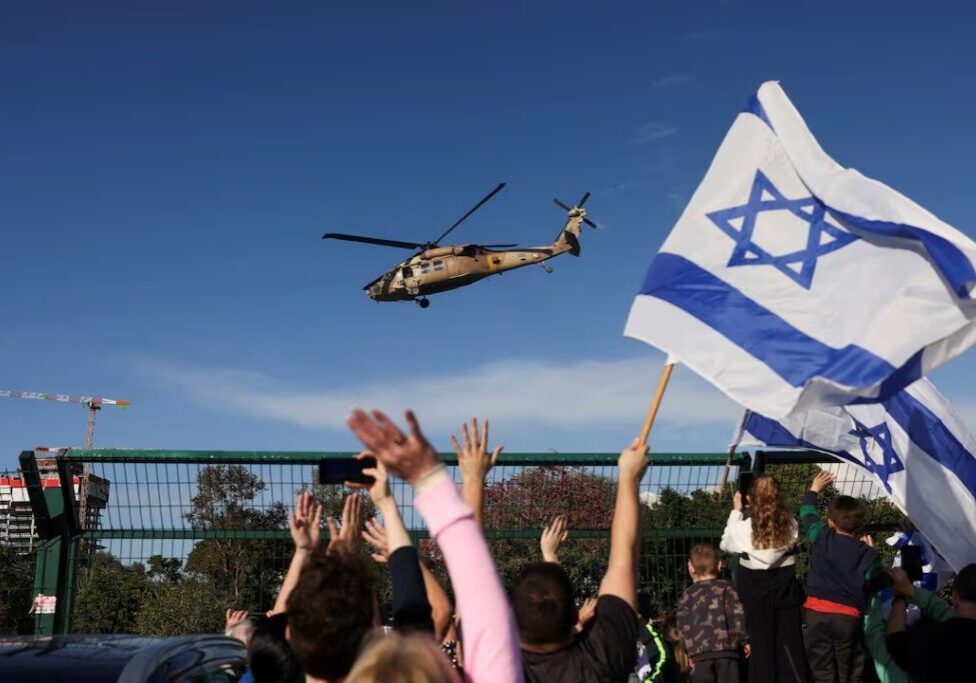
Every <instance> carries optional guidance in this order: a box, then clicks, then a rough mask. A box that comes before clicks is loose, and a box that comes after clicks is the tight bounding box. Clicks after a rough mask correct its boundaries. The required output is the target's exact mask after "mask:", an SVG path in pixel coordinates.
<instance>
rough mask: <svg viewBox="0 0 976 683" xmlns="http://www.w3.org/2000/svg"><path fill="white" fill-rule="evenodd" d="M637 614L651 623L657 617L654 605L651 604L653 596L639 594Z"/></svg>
mask: <svg viewBox="0 0 976 683" xmlns="http://www.w3.org/2000/svg"><path fill="white" fill-rule="evenodd" d="M637 613H638V614H639V615H640V618H641V619H642V620H644V621H651V620H652V619H653V618H654V617H655V616H657V615H656V614H655V613H654V605H653V604H652V603H651V596H650V595H649V594H648V593H645V592H644V591H639V592H638V593H637Z"/></svg>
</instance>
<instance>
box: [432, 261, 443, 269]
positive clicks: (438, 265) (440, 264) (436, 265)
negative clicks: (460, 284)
mask: <svg viewBox="0 0 976 683" xmlns="http://www.w3.org/2000/svg"><path fill="white" fill-rule="evenodd" d="M433 265H434V270H444V262H443V261H434V262H433Z"/></svg>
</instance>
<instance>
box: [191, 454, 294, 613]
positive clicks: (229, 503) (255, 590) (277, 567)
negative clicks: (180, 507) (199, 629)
mask: <svg viewBox="0 0 976 683" xmlns="http://www.w3.org/2000/svg"><path fill="white" fill-rule="evenodd" d="M264 489H265V483H264V482H263V481H262V480H261V479H260V478H259V477H257V476H256V475H254V474H253V473H252V472H251V471H250V470H248V469H247V468H246V467H242V466H240V465H225V466H219V465H211V466H208V467H204V468H202V469H201V470H200V472H199V473H198V475H197V494H196V495H195V496H194V497H193V499H192V500H191V502H190V511H189V512H187V513H186V515H185V517H186V520H187V521H188V522H190V523H191V524H192V525H193V526H194V527H197V528H202V529H283V528H286V525H287V520H288V511H287V510H286V509H285V506H284V505H283V504H282V503H281V502H275V503H273V504H272V505H270V506H268V507H267V508H261V507H258V506H255V505H254V499H255V498H256V497H257V496H258V494H259V493H260V492H262V491H264ZM289 549H290V542H289V541H284V540H282V541H278V540H255V539H249V540H237V539H219V540H205V541H200V542H199V543H197V544H196V546H195V547H194V548H193V550H192V551H191V552H190V554H189V556H188V557H187V561H186V572H187V573H188V574H193V575H196V576H198V577H199V578H200V579H202V580H207V581H209V582H210V583H211V584H212V585H213V586H219V587H221V590H220V593H221V594H225V595H227V596H228V597H229V599H230V603H231V604H230V605H228V606H233V607H234V608H235V609H246V610H249V611H256V612H261V611H265V610H267V609H269V608H270V606H271V605H270V602H271V601H272V600H273V599H274V594H275V592H276V591H277V589H278V586H280V585H281V581H282V578H283V576H284V571H285V569H286V567H287V561H288V560H287V557H286V556H287V554H288V552H289Z"/></svg>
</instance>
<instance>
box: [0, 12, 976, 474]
mask: <svg viewBox="0 0 976 683" xmlns="http://www.w3.org/2000/svg"><path fill="white" fill-rule="evenodd" d="M974 13H976V10H974V9H973V8H971V7H968V6H967V5H964V4H955V3H952V4H950V3H941V6H931V5H928V6H925V7H924V8H923V6H921V5H919V4H918V3H891V2H886V3H880V2H865V3H841V2H822V3H805V4H802V5H796V6H792V7H790V8H788V9H784V8H783V7H782V6H780V5H779V4H773V3H759V2H754V3H731V2H727V3H704V2H696V3H692V2H687V3H647V2H641V3H638V2H627V3H624V2H608V3H583V2H559V3H555V2H533V3H515V2H496V3H479V4H473V3H463V4H458V3H447V2H410V3H395V2H377V3H320V2H294V3H288V5H287V8H285V7H284V6H283V5H281V4H279V3H268V2H265V3H256V2H174V1H169V2H158V3H154V2H139V3H132V2H128V3H104V2H88V3H53V2H47V3H36V2H19V3H18V2H11V3H6V4H5V5H4V8H3V9H2V10H0V83H2V86H3V94H4V98H3V106H2V108H0V135H2V138H3V140H2V144H0V259H2V264H3V268H4V271H5V276H6V277H5V280H6V283H7V285H6V288H5V295H4V296H3V297H2V298H0V388H11V389H19V390H34V391H58V392H69V393H78V394H90V393H95V394H101V395H105V396H109V397H116V398H127V399H130V400H131V401H132V402H133V406H132V408H131V409H130V410H128V411H125V412H116V411H103V413H102V414H101V415H100V416H99V425H98V430H97V434H96V443H97V444H98V445H100V446H105V447H109V446H120V447H132V448H226V449H283V450H292V449H308V450H312V449H314V450H320V449H321V450H339V449H347V448H351V447H353V445H354V441H353V439H352V438H351V436H350V435H349V434H347V433H346V431H345V430H344V429H343V428H342V420H343V416H344V413H345V412H346V410H347V409H348V407H350V406H352V405H354V404H365V405H367V406H370V405H373V404H376V405H379V406H381V407H384V408H387V409H389V410H390V411H395V412H399V411H401V410H402V408H404V407H407V406H410V405H415V406H416V407H417V408H418V409H419V410H420V417H421V420H422V421H423V422H426V423H427V424H429V425H430V430H429V431H430V432H431V436H432V437H433V438H434V439H435V441H436V442H437V445H439V446H440V447H442V448H446V447H447V446H448V444H447V442H446V436H447V434H449V432H450V430H451V427H450V426H451V425H453V424H456V423H457V422H459V421H460V420H461V419H463V418H464V417H466V416H469V414H470V413H472V412H479V413H482V414H484V413H487V414H488V416H489V417H493V416H494V417H495V418H496V419H495V428H496V435H497V437H498V439H499V440H500V441H502V442H504V443H505V444H506V445H507V446H508V448H509V449H510V450H517V451H530V450H547V449H549V448H554V449H558V450H561V451H574V450H577V451H582V450H597V451H611V450H616V449H617V448H619V447H620V446H622V445H624V444H625V443H626V442H627V441H628V440H629V438H630V437H631V436H632V435H633V434H634V433H635V432H636V431H637V430H638V429H639V427H640V423H641V419H642V415H643V412H644V410H645V408H646V403H647V401H648V399H649V397H650V394H651V392H652V390H653V385H654V383H655V381H656V376H657V373H658V371H659V367H660V364H661V362H662V356H661V355H660V354H658V353H657V352H656V351H654V350H652V349H651V348H650V347H646V346H644V345H642V344H639V343H638V342H635V341H631V340H626V339H623V338H622V336H621V331H622V328H623V324H624V320H625V318H626V315H627V311H628V309H629V306H630V303H631V300H632V298H633V295H634V293H635V292H636V289H637V286H638V284H639V283H640V280H641V277H642V275H643V272H644V270H645V268H646V265H647V263H648V262H649V260H650V258H651V257H652V255H653V254H654V253H655V251H656V250H657V249H658V247H659V246H660V243H661V241H662V240H663V238H664V236H665V235H666V234H667V231H668V230H669V229H670V227H671V226H672V224H673V223H674V221H675V219H676V218H677V216H678V214H679V211H680V209H681V207H682V206H683V204H684V202H685V201H687V199H688V198H689V196H690V194H691V192H692V191H693V190H694V188H695V186H696V185H697V183H698V181H699V180H700V178H701V176H702V175H703V173H704V171H705V169H706V168H707V165H708V162H709V160H710V159H711V157H712V155H713V153H714V151H715V149H716V148H717V146H718V144H719V142H720V141H721V139H722V137H723V136H724V134H725V132H726V130H727V129H728V126H729V125H730V124H731V122H732V119H733V118H734V116H735V114H736V112H737V111H738V110H739V109H740V108H741V106H742V104H743V103H744V101H745V100H746V98H747V97H748V96H749V95H750V94H751V93H752V92H753V91H754V90H755V88H756V87H757V86H758V85H759V84H760V83H761V82H762V81H764V80H768V79H778V80H780V81H781V82H782V84H783V86H784V88H785V89H786V91H787V93H788V94H789V95H790V97H791V98H792V99H793V101H794V103H795V104H796V105H797V107H798V108H799V110H800V111H801V112H802V113H803V115H804V116H805V118H806V120H807V122H808V124H809V125H810V127H811V128H812V130H813V131H814V133H815V134H816V135H817V136H818V138H819V140H820V141H821V143H822V144H823V146H824V147H825V148H826V149H827V151H828V152H829V153H831V154H832V155H833V156H834V157H835V158H836V159H838V160H839V161H840V162H841V163H844V164H846V165H851V166H854V167H856V168H858V169H859V170H861V171H862V172H864V173H866V174H867V175H870V176H873V177H876V178H878V179H880V180H883V181H885V182H887V183H888V184H890V185H892V186H893V187H895V188H897V189H899V190H900V191H902V192H904V193H906V194H908V195H909V196H910V197H912V198H913V199H915V200H916V201H918V202H919V203H921V204H922V205H923V206H925V207H927V208H929V209H930V210H932V211H933V212H935V213H936V214H938V215H939V216H940V217H942V218H943V219H945V220H946V221H948V222H949V223H951V224H953V225H955V226H957V227H958V228H960V229H961V230H963V231H964V232H966V233H967V234H969V235H970V236H974V235H976V232H974V227H973V219H972V208H973V187H972V183H973V181H972V170H971V160H972V159H973V158H976V136H974V135H973V123H972V122H973V121H974V120H976V97H974V93H973V90H972V87H971V83H972V73H973V71H974V67H976V47H974V44H973V42H972V39H971V27H972V25H973V22H974V19H976V17H974V16H973V14H974ZM500 181H506V182H508V187H507V188H506V189H505V190H504V191H503V192H502V193H501V194H499V195H498V196H497V197H496V198H495V199H494V200H493V201H492V202H491V203H490V204H488V205H487V206H486V207H485V208H484V209H482V210H481V211H480V212H479V213H478V214H476V216H475V217H473V218H472V219H471V220H470V221H469V222H468V223H466V224H465V225H464V227H463V228H460V229H459V230H458V232H457V233H456V237H457V239H458V240H459V241H468V240H470V241H477V242H487V243H492V242H509V241H517V242H520V243H522V244H538V243H543V242H547V241H550V240H551V239H552V238H553V237H554V236H555V234H556V232H557V231H558V229H559V227H560V225H561V222H562V218H563V216H562V215H561V214H560V212H559V211H558V209H556V208H555V207H554V206H553V205H552V203H551V199H552V197H554V196H559V197H561V198H562V199H563V200H566V201H572V200H575V199H576V198H578V197H579V195H581V194H582V193H583V192H584V191H586V190H589V191H592V192H593V193H594V194H593V198H592V199H591V200H590V202H589V204H588V208H589V209H590V212H591V215H592V217H594V218H595V219H596V220H598V221H599V222H601V223H602V224H604V228H603V229H601V230H598V231H590V230H588V231H587V232H585V233H584V234H583V237H582V240H581V242H582V256H581V258H579V259H573V258H572V257H570V256H563V257H561V258H559V259H557V260H554V261H552V262H551V264H552V266H553V267H554V269H555V272H554V273H553V274H551V275H547V274H546V273H544V272H543V271H542V270H541V269H538V268H531V269H525V270H522V271H518V272H514V273H510V274H506V275H505V276H503V277H499V278H493V279H491V280H489V281H486V282H482V283H479V284H476V285H474V286H472V287H469V288H466V289H463V290H458V291H455V292H450V293H446V294H443V295H439V296H437V297H435V298H434V299H433V300H432V302H433V305H432V306H431V307H430V308H429V309H428V310H426V311H421V310H420V309H419V308H418V307H417V306H415V305H412V304H376V303H373V302H371V301H369V300H368V299H367V298H366V296H365V294H364V293H363V292H362V291H361V287H362V285H363V284H365V283H366V282H368V281H369V280H370V279H372V278H373V277H374V276H376V275H378V274H379V273H382V272H383V271H385V270H386V269H388V268H389V267H390V266H392V265H393V264H395V263H396V262H397V261H398V260H399V259H400V258H402V256H403V255H404V254H403V253H402V252H400V251H399V250H391V249H382V248H378V247H367V246H360V245H355V244H347V243H338V242H322V241H321V240H320V239H319V237H320V236H321V234H322V233H323V232H326V231H342V232H360V233H366V234H375V235H379V236H386V237H390V238H394V239H406V240H420V241H422V240H425V239H429V238H432V237H434V236H436V235H438V234H440V232H442V231H443V229H444V228H445V227H446V226H447V225H449V224H450V223H452V222H453V221H454V220H455V219H456V218H457V217H458V216H460V215H461V214H462V213H463V212H464V211H465V210H467V208H468V207H469V206H470V205H471V204H473V203H474V202H475V201H476V200H477V199H478V198H480V197H481V196H482V195H484V194H485V193H486V192H487V191H488V190H489V189H491V188H492V187H493V186H494V185H495V184H496V183H498V182H500ZM974 358H976V357H974V356H973V353H972V352H970V353H968V354H966V355H965V356H964V357H962V358H961V359H958V360H956V361H954V362H952V363H951V364H950V365H949V366H947V367H946V368H945V369H943V370H941V371H939V372H938V373H936V374H935V375H934V379H935V381H936V383H937V384H938V385H939V386H940V388H942V389H943V391H944V392H945V393H946V394H947V395H948V396H949V397H950V398H951V399H953V400H954V401H955V402H956V404H957V406H958V407H959V408H960V410H961V412H963V414H964V415H967V416H973V417H976V393H974V390H973V389H972V382H971V381H970V379H969V378H970V377H972V372H973V370H974V369H976V360H974ZM735 415H736V409H735V408H734V406H732V405H731V404H730V403H729V402H728V401H727V400H726V399H724V398H723V397H722V396H721V395H720V394H719V393H718V392H717V391H716V390H714V389H711V388H710V387H709V386H707V385H705V384H704V383H703V382H701V381H699V380H697V379H695V378H694V377H692V376H691V375H690V373H688V372H678V373H677V374H676V377H675V380H674V382H673V386H672V388H671V389H669V394H668V396H667V397H666V400H665V406H664V409H663V412H662V416H661V421H660V424H659V426H658V427H656V429H655V434H654V435H653V437H652V441H653V442H654V444H655V448H657V449H658V450H672V451H699V450H706V451H717V450H722V449H723V448H724V447H725V445H726V444H727V442H728V437H729V433H730V432H731V430H732V427H733V423H734V421H735ZM83 431H84V413H83V410H82V409H81V408H78V407H75V406H63V405H57V404H44V403H40V402H34V401H12V400H3V401H2V402H0V449H2V450H0V467H10V466H12V465H13V463H14V458H15V456H16V454H17V452H18V451H20V450H21V449H23V448H29V447H33V446H36V445H52V446H55V445H67V444H74V445H77V444H79V442H80V441H81V440H82V436H83Z"/></svg>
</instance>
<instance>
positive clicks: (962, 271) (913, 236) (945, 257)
mask: <svg viewBox="0 0 976 683" xmlns="http://www.w3.org/2000/svg"><path fill="white" fill-rule="evenodd" d="M827 208H828V209H829V210H830V211H831V212H832V213H834V214H836V215H837V216H838V217H839V218H840V219H841V220H842V221H844V222H845V223H850V224H851V225H852V226H854V227H855V228H856V229H858V230H861V231H863V232H871V233H875V234H878V235H884V236H886V237H898V238H901V239H906V240H911V241H913V242H918V243H920V244H921V246H922V247H924V249H925V251H926V253H928V255H929V258H931V260H932V261H933V263H934V264H935V266H936V269H937V270H938V271H939V273H940V274H941V275H942V277H943V278H944V279H945V281H946V282H948V283H949V286H950V287H952V291H954V292H955V293H956V296H959V297H961V298H963V299H969V298H970V295H969V286H970V285H972V284H974V283H976V269H974V268H973V264H972V261H970V260H969V259H968V258H967V257H966V255H965V254H964V253H962V252H961V251H960V250H959V248H958V247H956V245H954V244H953V243H952V242H950V241H949V240H947V239H945V238H943V237H939V236H938V235H936V234H933V233H931V232H929V231H928V230H923V229H921V228H916V227H915V226H912V225H906V224H904V223H891V222H889V221H878V220H871V219H868V218H864V217H863V216H856V215H854V214H852V213H845V212H843V211H838V210H837V209H835V208H833V207H827Z"/></svg>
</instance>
